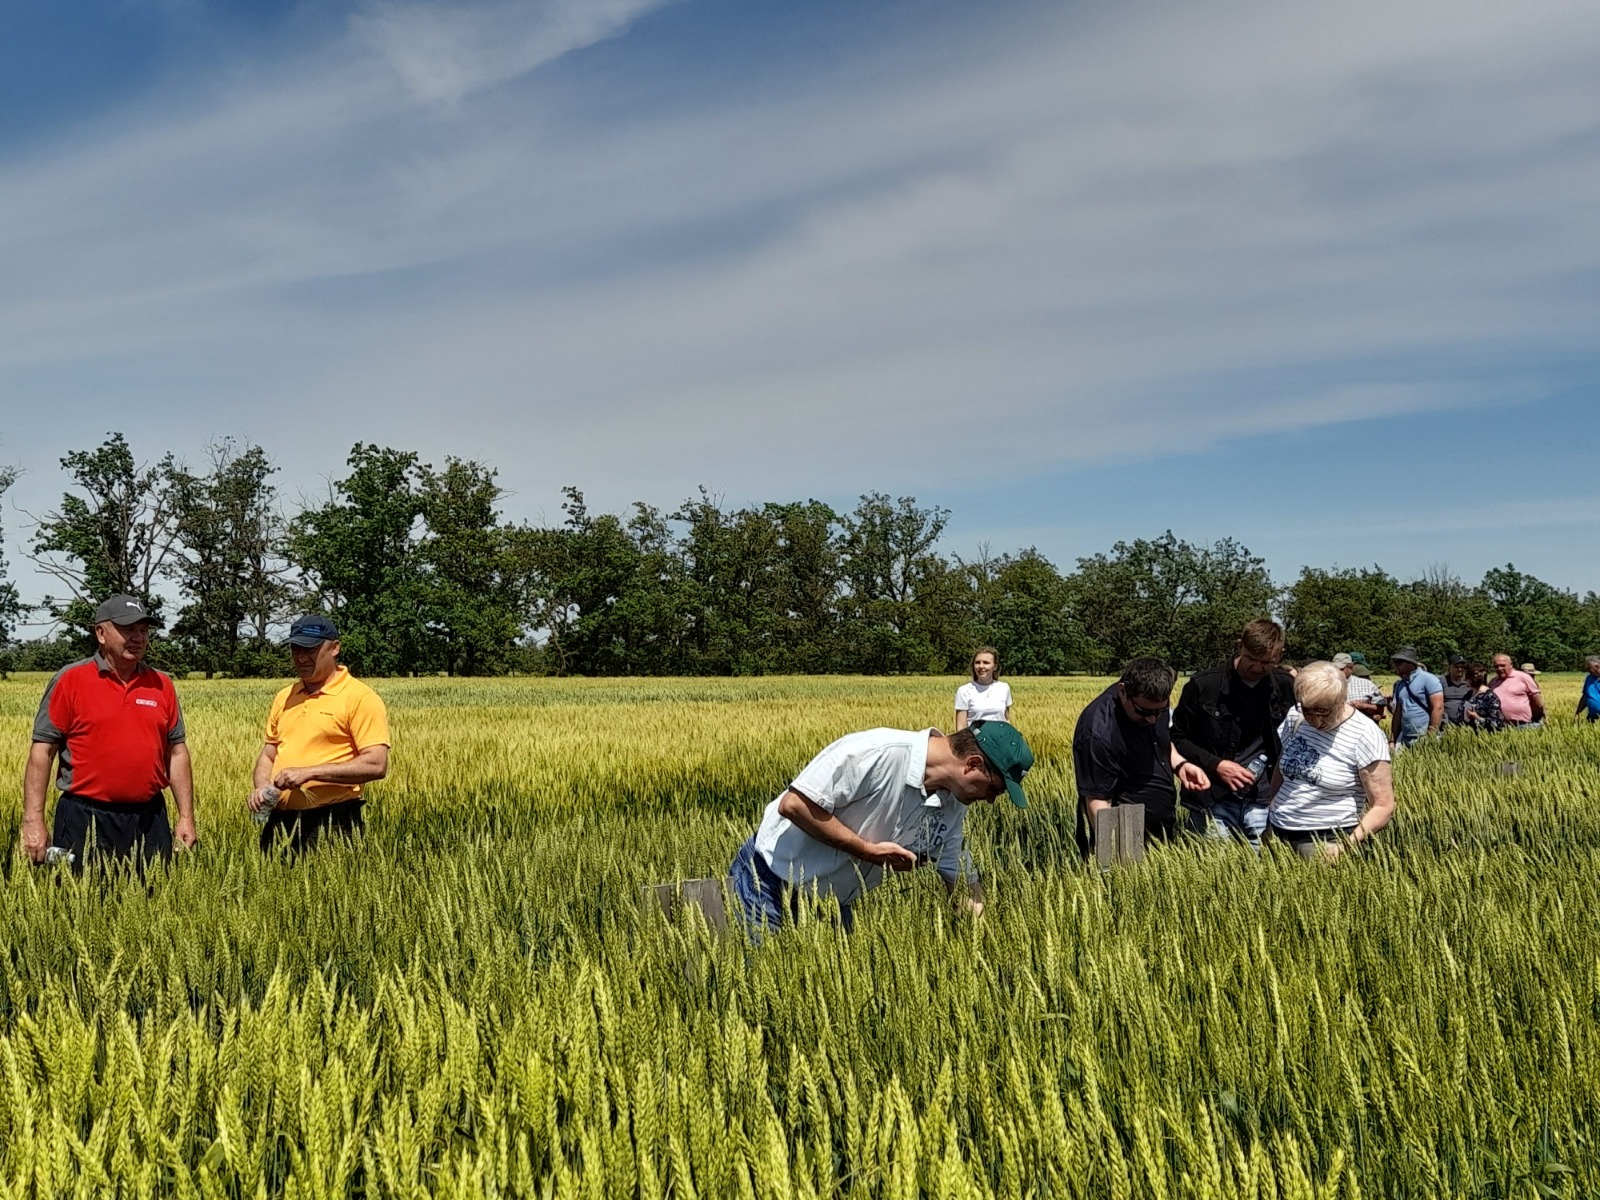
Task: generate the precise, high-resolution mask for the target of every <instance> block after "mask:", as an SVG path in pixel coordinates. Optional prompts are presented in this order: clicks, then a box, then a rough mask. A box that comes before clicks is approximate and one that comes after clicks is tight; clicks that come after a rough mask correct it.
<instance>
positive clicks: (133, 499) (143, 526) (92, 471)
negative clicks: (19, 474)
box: [29, 433, 178, 630]
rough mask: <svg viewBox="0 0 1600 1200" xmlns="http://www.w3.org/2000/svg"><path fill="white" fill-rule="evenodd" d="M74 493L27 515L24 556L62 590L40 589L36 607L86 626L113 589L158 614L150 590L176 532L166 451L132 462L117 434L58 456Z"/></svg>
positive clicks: (158, 601)
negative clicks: (153, 460)
mask: <svg viewBox="0 0 1600 1200" xmlns="http://www.w3.org/2000/svg"><path fill="white" fill-rule="evenodd" d="M61 466H62V468H63V469H64V470H65V471H66V472H67V473H68V474H69V475H70V476H71V477H72V482H73V485H74V486H75V487H76V488H77V489H78V491H76V492H70V491H69V492H67V493H66V494H64V495H63V496H62V497H61V507H60V508H59V509H57V510H55V511H53V512H48V513H45V514H44V515H43V516H42V517H37V518H35V519H34V532H33V542H32V553H31V554H30V555H29V558H30V560H31V561H32V562H33V563H34V565H35V566H37V567H38V568H39V569H40V570H41V571H43V572H44V573H45V574H46V575H49V576H51V577H52V578H53V579H55V580H56V581H57V582H59V583H60V584H62V585H63V586H64V587H65V589H66V594H65V595H63V596H46V597H45V598H44V602H43V607H44V609H45V610H46V611H47V612H48V613H49V614H50V615H51V617H53V618H54V619H56V620H58V621H63V622H65V623H67V624H69V625H73V626H77V627H78V628H80V629H85V630H87V629H88V628H89V626H90V625H91V624H92V623H93V617H94V606H95V604H96V603H97V602H99V601H100V600H103V599H105V598H106V597H107V596H110V595H113V594H116V593H118V592H125V593H127V594H129V595H132V596H137V597H138V598H139V599H140V600H141V601H143V602H144V604H145V605H146V607H148V608H149V609H150V611H151V612H152V613H156V614H159V613H160V612H161V608H162V598H161V597H160V596H159V595H157V594H156V591H155V585H156V581H157V580H158V579H160V578H161V576H162V574H163V573H164V572H165V570H166V569H167V564H168V562H169V561H170V559H171V556H172V553H173V548H174V546H175V544H176V542H177V539H178V523H177V515H176V513H175V511H174V508H173V496H172V492H171V489H170V488H169V487H168V486H167V480H168V477H169V476H170V474H171V472H172V471H173V470H174V469H175V468H174V463H173V459H172V456H171V455H170V454H169V455H167V456H166V457H165V458H163V459H162V460H161V462H160V463H158V464H157V465H156V466H153V467H150V466H139V465H138V464H136V463H135V462H134V458H133V451H132V450H131V449H130V448H129V446H128V442H127V439H126V438H124V437H123V436H122V434H120V433H112V434H109V435H108V436H107V437H106V440H105V441H104V442H103V443H101V444H100V445H99V446H98V447H96V448H95V449H93V450H74V451H73V452H72V453H70V454H68V455H67V456H66V457H64V458H63V459H62V460H61Z"/></svg>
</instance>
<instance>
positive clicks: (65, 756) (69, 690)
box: [22, 596, 197, 866]
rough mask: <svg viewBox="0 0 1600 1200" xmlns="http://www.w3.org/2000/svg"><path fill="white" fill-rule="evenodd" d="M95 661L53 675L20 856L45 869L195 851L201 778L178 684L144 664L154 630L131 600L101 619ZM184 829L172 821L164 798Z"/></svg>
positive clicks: (26, 779) (25, 798)
mask: <svg viewBox="0 0 1600 1200" xmlns="http://www.w3.org/2000/svg"><path fill="white" fill-rule="evenodd" d="M94 620H95V625H94V637H95V641H96V642H98V643H99V644H100V650H99V652H98V653H97V654H96V655H95V656H94V657H93V658H86V659H84V660H83V661H82V662H77V663H73V664H72V665H71V666H70V667H63V668H62V669H61V670H60V671H58V672H56V675H55V678H53V679H52V680H51V681H50V683H49V685H48V686H47V687H46V688H45V690H44V699H42V700H41V701H40V702H39V712H38V715H37V716H35V717H34V721H33V747H32V749H31V750H30V751H29V753H28V769H27V773H26V774H25V775H24V776H23V781H22V850H23V853H25V854H26V855H27V856H28V857H29V858H31V859H33V861H34V862H43V861H44V857H45V850H46V849H47V848H48V847H49V846H51V845H55V846H59V847H61V848H62V849H63V850H67V851H70V852H71V853H72V854H74V855H75V856H76V861H77V863H78V865H79V866H82V865H83V862H84V857H85V854H86V852H88V851H89V850H90V848H91V846H92V849H93V853H95V854H96V855H97V856H100V857H111V858H132V857H133V856H134V855H135V854H137V855H138V856H139V861H140V864H141V865H143V864H144V863H146V862H149V861H150V860H151V859H154V858H162V859H166V858H170V857H171V856H172V839H173V836H174V834H176V836H177V839H178V844H179V845H180V846H182V847H184V848H185V849H187V848H188V847H190V846H192V845H194V844H195V842H196V840H197V835H196V834H195V827H194V774H193V772H192V770H191V769H190V764H189V747H188V745H187V744H186V742H185V741H184V730H183V711H182V709H180V708H179V706H178V693H177V691H176V690H175V689H174V688H173V686H172V680H171V679H170V678H168V677H167V676H166V675H164V674H163V673H162V672H160V671H158V670H156V669H155V668H154V667H147V666H145V664H144V661H143V660H144V656H145V651H146V650H148V649H149V647H150V627H151V626H152V625H154V624H156V623H157V622H156V619H155V618H154V617H152V616H151V615H150V613H149V611H148V610H146V608H145V606H144V605H143V604H142V603H140V602H139V601H138V600H137V599H135V598H134V597H133V596H113V597H111V599H109V600H107V601H106V602H105V603H104V604H102V605H101V606H100V607H99V608H97V609H96V610H95V614H94ZM58 755H59V756H60V759H61V762H60V765H59V768H58V770H57V772H56V789H57V790H58V791H59V792H60V793H61V795H60V798H59V799H58V800H57V801H56V813H55V830H54V837H53V838H52V837H51V835H50V833H49V832H48V831H47V830H46V829H45V823H44V800H45V791H46V789H47V786H48V784H49V780H50V764H51V761H52V760H53V759H55V758H56V757H57V756H58ZM169 786H170V787H171V788H172V798H173V799H174V800H176V801H177V802H178V825H177V829H176V830H174V829H173V828H172V826H171V825H169V824H168V822H167V799H166V796H165V795H164V793H165V791H166V789H167V788H168V787H169Z"/></svg>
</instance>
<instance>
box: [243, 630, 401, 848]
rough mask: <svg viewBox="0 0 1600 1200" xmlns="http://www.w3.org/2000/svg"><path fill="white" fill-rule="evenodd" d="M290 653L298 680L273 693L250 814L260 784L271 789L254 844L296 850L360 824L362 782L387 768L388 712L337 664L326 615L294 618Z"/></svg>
mask: <svg viewBox="0 0 1600 1200" xmlns="http://www.w3.org/2000/svg"><path fill="white" fill-rule="evenodd" d="M289 656H290V658H291V659H292V660H293V662H294V673H295V674H296V675H298V676H299V677H300V681H299V682H298V683H294V684H290V685H289V686H288V687H286V688H284V689H283V690H282V691H281V692H279V693H278V694H277V695H276V696H275V697H273V700H272V709H271V711H270V712H269V713H268V714H267V737H266V742H265V744H263V745H262V747H261V753H260V755H258V756H257V758H256V767H255V774H254V778H253V790H252V791H251V793H250V811H251V812H260V811H261V809H262V807H263V806H264V805H266V803H267V799H266V796H265V795H264V794H263V789H265V788H267V787H269V786H271V787H274V788H276V789H277V790H278V792H279V793H280V796H279V799H278V802H277V805H276V806H275V807H273V809H272V815H271V816H269V817H268V818H267V824H266V827H265V828H264V829H263V830H262V831H261V848H262V849H263V850H270V849H271V848H272V846H273V844H274V843H275V842H276V841H278V840H279V839H280V838H287V839H288V840H289V844H290V845H291V846H292V847H293V849H294V850H295V851H296V852H299V851H301V850H309V849H310V848H311V847H312V846H314V845H316V843H317V841H318V839H320V838H321V836H322V835H323V833H324V832H328V831H331V832H334V833H339V834H342V835H344V836H347V837H348V836H350V835H351V834H354V833H356V832H357V831H359V830H360V829H361V827H362V821H361V809H362V806H363V805H365V803H366V801H365V800H364V799H363V798H362V794H361V789H362V786H363V785H364V784H368V783H372V782H374V781H375V780H379V779H382V778H383V777H384V776H385V775H386V774H388V771H389V714H388V712H387V710H386V709H385V708H384V706H383V701H382V700H381V699H380V698H379V696H378V694H377V693H376V692H374V691H373V690H372V689H371V688H369V687H368V686H367V685H366V684H364V683H362V682H360V681H359V680H357V679H355V678H354V677H352V676H351V674H350V672H349V671H348V670H347V669H346V668H344V667H342V666H340V665H339V661H338V659H339V630H338V629H337V628H336V627H335V625H334V623H333V622H332V621H331V620H329V619H328V618H327V617H322V616H304V617H297V618H296V619H295V622H294V624H293V625H292V626H290V628H289Z"/></svg>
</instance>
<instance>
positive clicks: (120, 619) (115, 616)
mask: <svg viewBox="0 0 1600 1200" xmlns="http://www.w3.org/2000/svg"><path fill="white" fill-rule="evenodd" d="M102 621H110V622H111V623H112V624H113V625H137V624H138V623H139V622H140V621H145V622H147V623H149V624H151V625H160V624H161V618H160V617H155V616H151V615H150V610H149V609H148V608H146V607H145V606H144V601H142V600H140V599H139V597H137V596H129V595H127V594H125V593H123V594H119V595H116V596H112V597H111V598H110V599H108V600H102V601H100V607H99V608H97V609H95V610H94V623H95V624H96V625H98V624H100V623H101V622H102Z"/></svg>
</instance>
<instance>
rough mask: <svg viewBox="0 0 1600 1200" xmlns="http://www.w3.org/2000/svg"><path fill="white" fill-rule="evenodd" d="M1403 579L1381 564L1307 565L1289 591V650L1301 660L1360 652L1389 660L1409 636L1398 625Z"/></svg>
mask: <svg viewBox="0 0 1600 1200" xmlns="http://www.w3.org/2000/svg"><path fill="white" fill-rule="evenodd" d="M1400 590H1401V585H1400V581H1399V580H1397V579H1396V578H1394V576H1392V575H1390V574H1389V573H1388V572H1387V571H1383V570H1381V569H1379V568H1378V567H1371V568H1365V567H1363V568H1346V569H1343V570H1326V569H1323V568H1321V567H1305V568H1304V569H1302V570H1301V572H1300V578H1299V579H1297V580H1295V581H1294V583H1292V584H1291V585H1290V586H1289V588H1288V590H1287V591H1286V592H1285V594H1284V605H1283V625H1284V633H1285V635H1286V637H1287V639H1288V647H1289V649H1288V652H1289V655H1290V656H1291V657H1292V658H1295V659H1299V660H1302V661H1304V660H1308V659H1331V658H1332V657H1333V656H1334V655H1335V654H1339V653H1341V652H1342V653H1350V652H1353V651H1360V652H1361V653H1362V654H1364V655H1365V656H1366V657H1367V658H1368V659H1369V660H1370V661H1371V662H1373V663H1375V664H1378V663H1383V662H1385V661H1387V659H1388V656H1389V654H1390V653H1391V652H1393V650H1394V649H1395V647H1397V646H1399V645H1401V644H1402V643H1403V642H1404V641H1405V638H1404V637H1403V636H1402V632H1401V630H1400V629H1399V628H1398V627H1397V624H1396V616H1397V614H1398V612H1399V607H1400Z"/></svg>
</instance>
